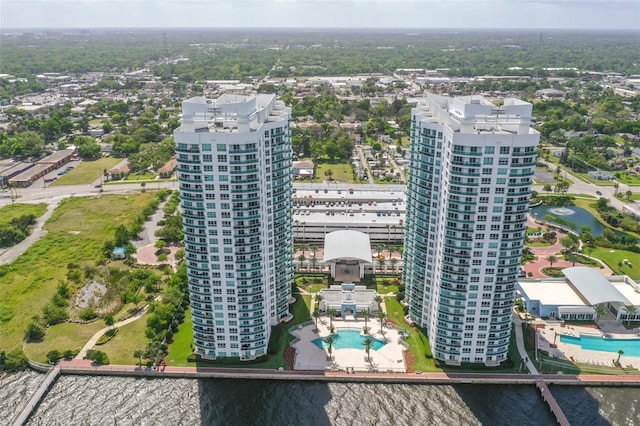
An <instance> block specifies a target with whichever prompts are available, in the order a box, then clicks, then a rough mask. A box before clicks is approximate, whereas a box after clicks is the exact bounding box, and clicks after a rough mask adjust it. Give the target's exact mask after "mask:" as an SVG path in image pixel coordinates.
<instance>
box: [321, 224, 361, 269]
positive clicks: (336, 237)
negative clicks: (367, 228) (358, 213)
mask: <svg viewBox="0 0 640 426" xmlns="http://www.w3.org/2000/svg"><path fill="white" fill-rule="evenodd" d="M337 259H358V260H361V261H363V262H368V263H372V262H373V259H372V258H371V241H370V240H369V235H368V234H365V233H363V232H358V231H351V230H348V229H347V230H344V231H334V232H330V233H328V234H327V235H325V236H324V258H323V261H324V262H331V261H335V260H337Z"/></svg>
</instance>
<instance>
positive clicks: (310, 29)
mask: <svg viewBox="0 0 640 426" xmlns="http://www.w3.org/2000/svg"><path fill="white" fill-rule="evenodd" d="M37 30H38V31H52V30H55V31H60V30H82V31H104V30H162V31H167V30H210V31H246V30H254V31H255V30H258V31H274V30H280V31H282V30H284V31H298V32H313V31H319V30H326V31H335V30H341V31H346V32H358V31H377V32H380V31H383V32H384V31H403V32H407V31H429V32H430V31H457V32H468V31H494V32H531V31H536V32H538V31H577V32H589V33H594V32H631V33H640V28H582V27H565V28H560V27H550V28H543V27H528V28H522V27H513V28H505V27H501V28H490V27H465V28H461V27H438V28H427V27H382V28H381V27H330V26H318V27H238V26H235V27H215V28H214V27H206V26H189V27H181V26H175V27H166V26H164V27H163V26H157V27H154V26H140V27H131V26H122V27H118V26H104V27H95V26H92V27H82V26H61V27H0V33H4V32H15V31H37Z"/></svg>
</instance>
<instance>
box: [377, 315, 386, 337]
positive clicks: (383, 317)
mask: <svg viewBox="0 0 640 426" xmlns="http://www.w3.org/2000/svg"><path fill="white" fill-rule="evenodd" d="M386 317H387V314H385V313H384V312H382V311H379V312H378V319H379V320H380V334H382V335H383V336H384V329H383V328H382V323H383V321H384V319H385V318H386Z"/></svg>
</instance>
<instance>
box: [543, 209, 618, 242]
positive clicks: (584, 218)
mask: <svg viewBox="0 0 640 426" xmlns="http://www.w3.org/2000/svg"><path fill="white" fill-rule="evenodd" d="M546 214H549V215H552V216H556V217H559V218H561V219H564V220H566V221H568V222H570V223H571V224H573V225H575V226H569V227H570V228H572V229H573V230H574V231H576V232H578V233H579V232H580V227H582V226H588V227H590V228H591V234H593V235H594V236H596V237H598V236H600V235H602V231H604V229H605V226H604V225H602V224H601V223H600V222H598V220H597V219H596V218H595V217H593V215H592V214H591V213H589V212H588V211H587V210H585V209H583V208H580V207H576V206H567V207H559V206H545V205H542V206H538V207H533V208H532V209H531V215H532V216H533V217H534V218H535V219H539V220H543V221H545V222H547V220H545V219H544V218H543V216H544V215H546ZM616 233H617V234H619V232H618V231H616Z"/></svg>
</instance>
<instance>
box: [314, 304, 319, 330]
mask: <svg viewBox="0 0 640 426" xmlns="http://www.w3.org/2000/svg"><path fill="white" fill-rule="evenodd" d="M313 318H314V319H315V320H316V329H315V331H316V332H317V331H318V318H320V311H319V310H317V309H316V310H315V311H313Z"/></svg>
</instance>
